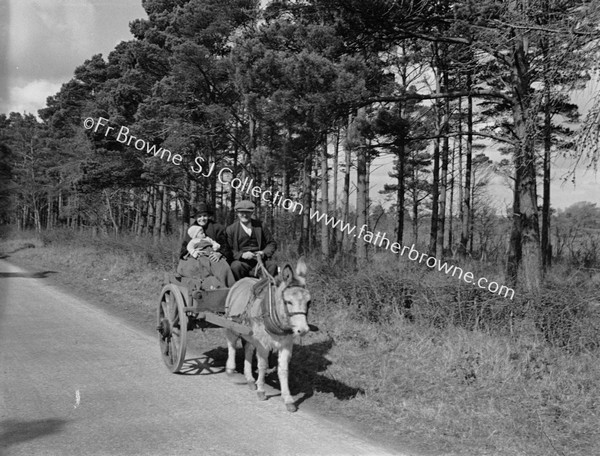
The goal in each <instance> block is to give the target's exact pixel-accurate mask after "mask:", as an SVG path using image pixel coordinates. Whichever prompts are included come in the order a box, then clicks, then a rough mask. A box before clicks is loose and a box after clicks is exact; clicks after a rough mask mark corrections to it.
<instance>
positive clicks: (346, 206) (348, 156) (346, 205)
mask: <svg viewBox="0 0 600 456" xmlns="http://www.w3.org/2000/svg"><path fill="white" fill-rule="evenodd" d="M351 123H352V116H350V115H349V116H348V124H347V126H346V144H345V146H344V154H345V157H344V158H345V168H346V170H345V173H344V188H343V190H342V220H343V221H344V222H345V223H349V219H350V169H351V167H352V151H351V150H350V147H349V146H348V134H349V132H350V125H351ZM343 242H344V233H343V232H342V233H340V240H339V248H338V251H339V252H341V251H342V247H343Z"/></svg>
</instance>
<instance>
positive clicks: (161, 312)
mask: <svg viewBox="0 0 600 456" xmlns="http://www.w3.org/2000/svg"><path fill="white" fill-rule="evenodd" d="M184 307H185V303H184V301H183V295H182V294H181V291H179V288H177V286H175V285H173V284H168V285H165V286H164V287H163V289H162V291H161V293H160V301H159V303H158V314H157V317H158V325H157V327H156V329H157V330H158V342H159V344H160V352H161V354H162V357H163V361H164V362H165V364H166V366H167V368H168V369H169V370H170V371H171V372H174V373H177V372H180V370H181V366H182V365H183V363H184V361H185V350H186V348H187V327H188V317H187V315H186V313H185V310H184Z"/></svg>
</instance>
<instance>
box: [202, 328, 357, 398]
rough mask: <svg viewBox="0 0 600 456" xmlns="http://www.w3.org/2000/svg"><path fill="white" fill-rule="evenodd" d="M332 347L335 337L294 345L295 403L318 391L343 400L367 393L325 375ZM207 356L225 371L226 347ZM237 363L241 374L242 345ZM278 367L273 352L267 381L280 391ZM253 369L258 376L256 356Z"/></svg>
mask: <svg viewBox="0 0 600 456" xmlns="http://www.w3.org/2000/svg"><path fill="white" fill-rule="evenodd" d="M332 346H333V340H332V339H328V340H325V341H322V342H317V343H313V344H307V345H294V352H293V355H292V360H291V363H290V375H289V386H290V391H291V393H292V394H293V395H294V396H296V397H297V399H296V405H300V404H301V403H302V402H304V401H305V400H307V399H309V398H311V397H312V396H313V395H314V393H315V391H317V392H320V393H332V394H333V395H334V396H335V397H336V398H337V399H339V400H342V401H344V400H349V399H352V398H354V397H356V396H357V395H360V394H364V390H363V389H362V388H355V387H352V386H349V385H346V384H345V383H343V382H341V381H339V380H335V379H333V378H331V377H330V376H328V375H327V374H323V373H324V372H325V371H327V368H328V367H329V366H330V365H331V361H329V360H328V359H327V358H326V355H327V353H328V352H329V351H330V350H331V347H332ZM206 355H207V356H209V357H210V358H212V359H214V362H215V363H216V364H215V365H216V366H219V367H221V366H223V367H222V368H221V370H220V372H222V371H223V370H224V366H225V361H226V360H227V350H226V349H225V348H219V349H215V350H211V351H210V352H206ZM236 365H237V372H239V373H242V372H243V365H244V354H243V349H242V348H239V347H238V349H237V352H236ZM276 366H277V355H276V354H274V353H271V355H270V356H269V369H268V370H267V375H266V377H265V381H266V383H267V384H268V385H269V386H271V387H273V388H275V389H278V390H279V389H280V386H279V378H278V377H277V369H276ZM253 371H254V376H255V377H256V359H254V361H253ZM214 373H217V372H214ZM196 375H198V374H196ZM277 396H279V395H277ZM269 397H272V395H269Z"/></svg>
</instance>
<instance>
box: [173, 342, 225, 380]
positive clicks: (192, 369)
mask: <svg viewBox="0 0 600 456" xmlns="http://www.w3.org/2000/svg"><path fill="white" fill-rule="evenodd" d="M226 360H227V350H226V349H225V348H222V347H220V348H215V349H213V350H210V351H207V352H204V356H203V357H201V358H191V359H186V360H185V363H184V364H183V366H182V368H181V371H180V372H179V374H181V375H213V374H220V373H222V372H225V361H226Z"/></svg>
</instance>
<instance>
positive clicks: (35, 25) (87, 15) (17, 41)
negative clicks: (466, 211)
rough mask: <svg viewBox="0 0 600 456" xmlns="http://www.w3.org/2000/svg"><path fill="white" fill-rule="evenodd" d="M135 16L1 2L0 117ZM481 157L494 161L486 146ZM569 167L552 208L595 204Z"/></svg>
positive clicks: (90, 4) (50, 89) (130, 11)
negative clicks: (571, 178)
mask: <svg viewBox="0 0 600 456" xmlns="http://www.w3.org/2000/svg"><path fill="white" fill-rule="evenodd" d="M138 18H147V15H146V13H145V11H144V9H143V8H142V5H141V0H0V113H9V112H12V111H16V112H29V113H33V114H36V113H37V110H38V109H41V108H43V107H44V106H45V104H46V98H47V97H48V96H51V95H54V94H56V93H57V92H58V91H59V90H60V87H61V85H62V84H63V83H65V82H67V81H69V80H70V79H71V78H72V76H73V72H74V70H75V68H76V67H77V66H79V65H81V64H83V62H84V61H85V60H87V59H89V58H91V57H92V56H93V55H94V54H98V53H100V54H102V55H103V56H104V58H106V57H107V56H108V54H109V52H110V51H111V50H112V49H114V47H115V46H116V45H117V44H118V43H120V42H121V41H124V40H129V39H132V36H131V34H130V32H129V22H130V21H132V20H134V19H138ZM599 91H600V83H599V82H595V83H592V84H590V85H589V87H588V88H587V89H586V90H584V91H582V92H579V93H576V94H574V95H573V101H575V102H577V103H578V104H579V106H580V110H581V111H582V112H583V113H585V112H586V111H587V110H588V109H589V108H590V107H591V103H592V99H593V97H594V95H595V94H596V93H598V92H599ZM485 153H486V154H488V155H489V156H490V158H491V159H492V160H498V159H499V158H500V157H499V154H497V152H495V149H494V148H493V147H490V148H489V149H487V150H486V151H485ZM392 161H393V157H391V156H382V157H380V158H378V159H376V160H375V162H374V163H373V164H372V167H371V170H372V175H371V183H372V186H371V198H372V199H373V200H374V201H376V202H383V201H384V197H383V196H381V195H380V194H379V190H381V189H382V188H383V184H384V183H385V182H389V181H390V178H389V177H388V173H389V171H390V169H391V164H392ZM572 166H573V164H572V163H571V162H569V161H568V160H557V161H556V162H555V163H554V164H553V181H552V189H551V192H552V206H553V207H554V208H560V209H564V208H565V207H568V206H569V205H571V204H573V203H575V202H578V201H591V202H593V203H596V204H598V206H600V180H599V179H598V177H597V175H596V174H595V173H594V172H593V171H591V170H588V171H586V169H585V167H584V166H582V167H580V169H578V170H577V172H576V173H575V184H573V183H572V182H570V181H567V182H565V181H564V179H563V178H564V177H565V176H566V175H567V174H568V172H569V171H570V170H571V169H572ZM488 192H489V202H490V204H492V205H493V206H495V207H496V208H497V209H498V210H499V212H500V213H501V214H506V208H507V207H510V205H511V200H512V197H511V191H510V189H509V188H508V186H507V185H506V184H505V183H504V181H503V179H501V178H496V179H494V180H493V181H492V183H491V184H490V185H489V190H488ZM389 204H390V203H387V204H384V205H385V206H388V205H389Z"/></svg>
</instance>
